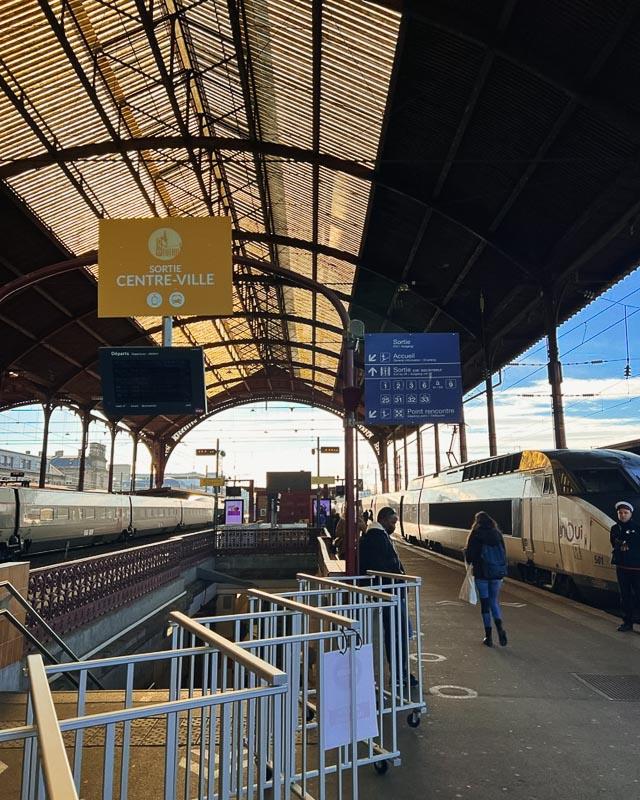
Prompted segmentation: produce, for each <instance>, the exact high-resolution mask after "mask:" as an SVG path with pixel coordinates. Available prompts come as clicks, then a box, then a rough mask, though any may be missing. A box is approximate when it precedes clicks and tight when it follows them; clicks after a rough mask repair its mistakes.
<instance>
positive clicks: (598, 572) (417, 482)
mask: <svg viewBox="0 0 640 800" xmlns="http://www.w3.org/2000/svg"><path fill="white" fill-rule="evenodd" d="M619 500H626V501H628V502H630V503H631V504H632V505H633V506H634V508H636V509H637V510H638V512H639V513H640V456H638V455H636V454H634V453H628V452H626V451H622V450H604V449H603V450H523V451H521V452H517V453H511V454H509V455H504V456H498V457H493V458H488V459H485V460H482V461H474V462H468V463H466V464H461V465H460V466H457V467H453V468H451V469H447V470H444V471H442V472H440V473H438V474H436V475H429V476H424V477H420V478H416V479H414V480H412V481H411V484H410V486H409V488H408V489H407V490H405V491H404V492H392V493H388V494H382V495H376V496H374V497H372V498H371V499H370V501H369V502H366V503H365V508H369V507H371V509H372V510H373V512H374V515H375V513H376V511H377V510H378V509H380V508H381V507H382V506H385V505H391V506H394V507H396V508H397V509H398V514H399V517H400V523H399V529H400V533H401V534H402V536H403V537H404V538H405V539H407V540H408V541H411V542H415V543H418V544H421V545H423V546H425V547H427V548H429V549H431V550H434V551H438V552H442V553H446V554H448V555H453V556H456V557H458V558H462V555H463V550H464V546H465V543H466V540H467V536H468V534H469V529H470V527H471V524H472V522H473V518H474V515H475V514H476V512H478V511H486V512H487V514H489V515H490V516H492V517H493V518H494V519H495V520H496V522H497V523H498V526H499V527H500V529H501V530H502V532H503V534H504V538H505V544H506V548H507V557H508V560H509V567H510V573H511V574H512V575H514V576H515V577H520V578H521V579H523V580H525V581H527V582H529V583H535V584H538V585H541V586H542V585H544V586H550V587H551V588H553V589H554V591H557V592H558V593H560V594H563V595H566V596H577V595H578V594H579V593H580V590H581V589H586V588H589V589H596V590H605V591H616V590H617V584H616V572H615V567H614V566H612V565H611V546H610V543H609V531H610V528H611V526H612V525H613V523H614V522H615V521H616V519H615V503H616V502H618V501H619Z"/></svg>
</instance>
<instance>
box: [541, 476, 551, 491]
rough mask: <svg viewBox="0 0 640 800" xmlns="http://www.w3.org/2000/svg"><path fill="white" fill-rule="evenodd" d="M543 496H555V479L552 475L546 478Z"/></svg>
mask: <svg viewBox="0 0 640 800" xmlns="http://www.w3.org/2000/svg"><path fill="white" fill-rule="evenodd" d="M542 494H553V478H552V477H551V475H545V476H544V486H543V487H542Z"/></svg>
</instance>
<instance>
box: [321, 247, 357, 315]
mask: <svg viewBox="0 0 640 800" xmlns="http://www.w3.org/2000/svg"><path fill="white" fill-rule="evenodd" d="M355 271H356V266H355V264H351V263H349V262H347V261H338V260H337V259H336V258H332V257H331V256H325V255H322V254H320V255H319V256H318V281H319V282H320V283H321V284H322V285H323V286H326V287H327V288H328V289H333V291H334V292H344V293H345V294H349V292H350V291H351V286H352V284H353V276H354V274H355ZM347 305H348V303H344V306H345V308H346V307H347Z"/></svg>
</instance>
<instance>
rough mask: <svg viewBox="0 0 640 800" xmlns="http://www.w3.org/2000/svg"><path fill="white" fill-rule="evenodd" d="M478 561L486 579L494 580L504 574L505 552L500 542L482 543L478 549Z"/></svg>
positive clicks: (505, 569) (505, 568)
mask: <svg viewBox="0 0 640 800" xmlns="http://www.w3.org/2000/svg"><path fill="white" fill-rule="evenodd" d="M480 561H481V563H482V572H483V574H484V577H485V578H486V579H487V580H489V581H495V580H498V579H499V578H504V577H505V576H506V574H507V553H506V551H505V549H504V545H503V544H502V543H500V544H483V545H482V549H481V550H480Z"/></svg>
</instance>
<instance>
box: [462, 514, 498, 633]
mask: <svg viewBox="0 0 640 800" xmlns="http://www.w3.org/2000/svg"><path fill="white" fill-rule="evenodd" d="M465 560H466V561H467V563H469V564H473V577H474V578H475V582H476V589H477V590H478V597H479V598H480V611H481V612H482V621H483V623H484V632H485V637H484V640H483V641H484V644H486V645H487V647H492V646H493V639H492V636H491V617H492V616H493V621H494V623H495V626H496V630H497V631H498V640H499V642H500V644H501V645H502V646H503V647H504V646H505V645H506V644H507V633H506V631H505V629H504V628H503V627H502V612H501V611H500V603H499V602H498V598H499V597H500V589H501V588H502V579H503V578H504V577H505V576H506V574H507V551H506V549H505V546H504V538H503V536H502V533H501V532H500V529H499V528H498V526H497V524H496V522H495V520H493V519H492V518H491V517H490V516H489V515H488V514H487V513H486V512H484V511H478V513H477V514H476V516H475V518H474V520H473V525H472V526H471V532H470V533H469V538H468V539H467V546H466V549H465Z"/></svg>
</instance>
